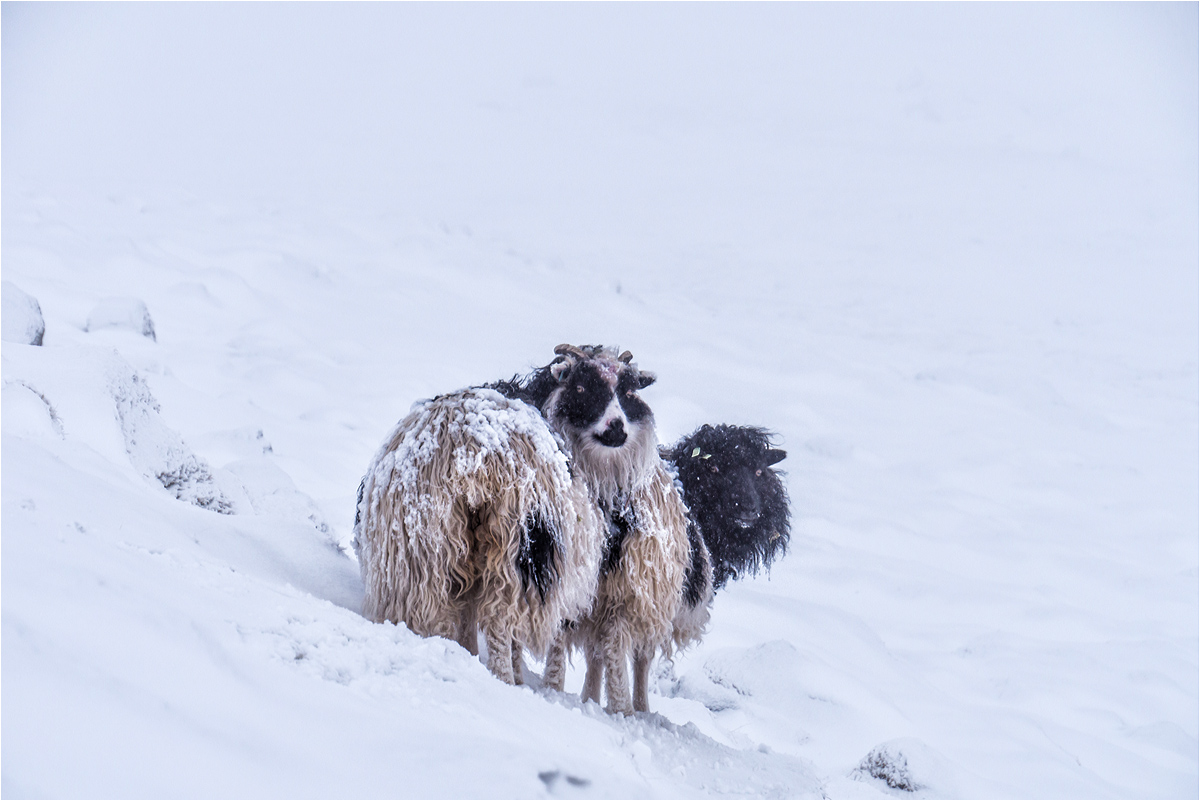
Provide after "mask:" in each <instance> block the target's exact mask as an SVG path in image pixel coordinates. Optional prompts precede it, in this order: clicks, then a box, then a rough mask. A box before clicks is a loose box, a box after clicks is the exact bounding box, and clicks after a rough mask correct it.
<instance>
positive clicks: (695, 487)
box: [662, 425, 791, 592]
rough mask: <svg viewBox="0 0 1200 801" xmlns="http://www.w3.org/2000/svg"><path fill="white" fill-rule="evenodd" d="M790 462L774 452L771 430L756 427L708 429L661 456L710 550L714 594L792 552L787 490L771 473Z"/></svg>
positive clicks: (691, 519) (710, 427)
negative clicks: (774, 467)
mask: <svg viewBox="0 0 1200 801" xmlns="http://www.w3.org/2000/svg"><path fill="white" fill-rule="evenodd" d="M786 456H787V452H786V451H783V450H780V449H778V448H772V447H771V435H770V434H769V433H768V432H767V431H765V430H764V429H761V428H757V427H752V426H729V425H719V426H715V427H714V426H710V425H704V426H701V427H700V428H698V429H696V430H695V431H694V432H692V433H691V434H690V435H689V436H687V437H684V438H683V439H681V440H680V441H679V442H678V443H676V444H675V445H674V446H673V447H671V448H664V449H663V450H662V457H663V459H665V460H666V461H668V462H670V463H671V464H673V465H674V466H675V470H676V473H677V474H678V476H679V483H680V484H681V485H682V486H683V500H684V503H686V504H687V507H688V514H689V518H690V521H691V522H692V523H694V524H695V526H696V528H697V529H699V532H700V535H701V536H702V537H703V538H704V544H705V545H706V546H708V553H709V558H710V559H711V561H712V571H713V590H714V591H715V590H719V589H721V587H723V586H725V584H726V582H728V581H729V580H730V579H736V578H740V577H741V576H744V575H747V574H750V575H754V574H757V573H758V571H759V570H760V569H761V568H763V567H770V565H771V563H772V562H773V561H774V560H775V559H777V558H779V557H781V556H783V554H784V553H786V551H787V545H788V537H789V535H790V533H791V524H790V517H791V513H790V512H789V510H788V497H787V490H786V489H784V486H783V482H782V481H781V480H780V478H779V474H778V473H776V472H775V471H774V470H772V469H771V465H774V464H777V463H779V462H780V461H782V460H783V459H784V458H785V457H786ZM691 572H694V571H689V573H691ZM689 578H691V576H689ZM689 583H690V582H689ZM685 592H686V590H685Z"/></svg>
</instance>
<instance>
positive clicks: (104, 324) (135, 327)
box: [84, 298, 158, 342]
mask: <svg viewBox="0 0 1200 801" xmlns="http://www.w3.org/2000/svg"><path fill="white" fill-rule="evenodd" d="M101 328H123V329H126V330H128V331H133V332H135V333H138V334H141V335H142V336H144V337H146V338H147V339H151V340H153V341H155V342H157V341H158V337H157V336H155V334H154V321H153V320H151V319H150V310H149V309H147V308H146V304H145V303H143V302H142V301H140V300H138V299H137V298H104V299H103V300H101V301H100V302H99V303H97V304H96V307H95V308H94V309H92V313H91V314H89V315H88V318H87V325H85V326H84V330H85V331H97V330H99V329H101Z"/></svg>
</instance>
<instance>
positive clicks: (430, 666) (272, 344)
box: [0, 4, 1200, 797]
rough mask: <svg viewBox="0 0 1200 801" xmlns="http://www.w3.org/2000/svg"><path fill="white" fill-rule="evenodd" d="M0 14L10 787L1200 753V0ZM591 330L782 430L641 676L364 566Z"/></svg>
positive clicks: (707, 789) (621, 786)
mask: <svg viewBox="0 0 1200 801" xmlns="http://www.w3.org/2000/svg"><path fill="white" fill-rule="evenodd" d="M2 14H3V20H2V23H3V24H2V35H3V43H2V48H0V58H2V65H0V66H2V70H0V76H2V78H0V80H2V86H0V90H2V91H0V97H2V103H3V108H2V111H3V119H4V124H3V142H2V144H3V148H4V150H5V161H4V167H5V170H4V176H3V185H2V200H3V214H2V221H0V225H2V239H0V256H2V259H0V260H2V265H3V268H2V269H3V277H4V293H3V294H4V308H3V325H4V337H3V338H4V342H3V347H2V349H0V357H2V376H3V387H2V408H3V417H2V430H3V445H2V459H0V470H2V472H3V482H2V486H0V495H2V499H0V515H2V525H3V538H2V540H0V545H2V548H3V559H2V561H0V573H2V575H0V587H2V592H3V596H2V637H3V656H2V667H3V683H2V685H0V692H2V699H0V700H2V704H0V727H2V731H0V743H2V749H3V750H2V763H0V793H2V794H3V795H5V796H6V797H8V796H11V797H22V796H123V797H146V796H160V797H161V796H185V795H186V796H195V797H208V796H234V795H236V796H243V797H249V796H259V797H280V796H291V797H312V796H324V797H375V796H388V797H416V796H423V797H463V796H470V797H549V796H567V797H617V796H620V797H631V796H632V797H651V796H653V797H659V796H663V797H709V796H722V797H723V796H753V797H759V796H789V797H816V796H821V795H822V794H824V795H827V796H831V797H904V796H913V797H947V796H954V797H1034V796H1036V797H1084V796H1086V797H1197V796H1198V795H1200V768H1198V748H1200V747H1198V738H1200V714H1198V712H1197V709H1198V708H1200V678H1198V677H1200V637H1198V636H1197V631H1198V628H1200V600H1198V599H1200V537H1198V536H1197V535H1198V533H1200V515H1198V512H1197V509H1198V508H1200V489H1198V488H1200V444H1198V443H1200V435H1198V431H1197V422H1198V414H1197V411H1198V408H1197V407H1198V390H1197V386H1198V367H1197V354H1198V351H1200V335H1198V331H1200V314H1198V303H1197V298H1198V295H1200V271H1198V270H1197V263H1198V260H1200V247H1198V238H1200V237H1198V228H1200V224H1198V222H1197V220H1198V219H1200V208H1198V202H1197V178H1196V176H1197V172H1198V169H1197V148H1196V143H1197V141H1198V139H1200V135H1198V133H1197V118H1198V114H1197V97H1198V95H1200V91H1198V89H1197V83H1198V80H1197V78H1198V75H1197V72H1198V71H1197V68H1196V63H1197V7H1196V5H1195V4H1161V5H1160V4H961V5H949V4H933V5H927V4H919V5H918V4H883V5H866V4H765V5H742V4H728V5H719V4H701V5H676V4H667V5H650V4H617V5H594V4H577V5H571V4H567V5H543V4H534V5H510V4H496V5H491V4H485V5H482V6H480V5H440V4H434V5H415V4H395V5H393V4H329V5H318V4H302V5H298V6H297V5H285V4H261V5H251V4H161V5H137V4H131V5H125V4H109V5H88V4H85V5H83V6H72V5H58V4H46V5H42V4H5V5H4V7H3V10H2ZM15 288H19V289H18V290H17V291H18V292H20V293H23V295H27V296H28V297H29V298H30V299H31V300H32V301H33V302H34V303H36V306H37V307H38V308H40V314H41V317H42V319H43V321H44V327H45V333H44V338H43V344H42V346H41V347H34V346H32V345H30V344H23V343H24V342H29V341H31V340H30V339H23V338H22V337H18V338H17V339H16V340H14V339H13V338H12V337H10V335H9V334H10V330H12V329H11V328H10V326H12V325H14V324H17V327H18V328H20V329H21V330H22V331H27V330H32V329H29V328H28V326H26V325H25V323H26V322H27V320H28V317H26V316H24V312H22V311H20V309H26V310H29V309H32V308H34V306H33V305H30V304H29V303H26V302H24V301H22V303H20V304H17V303H16V302H15V300H14V299H17V298H22V295H18V294H14V293H13V292H12V290H13V289H15ZM113 298H121V299H124V300H122V301H120V302H119V303H117V304H116V305H115V306H114V305H113V302H112V301H110V300H109V299H113ZM105 304H108V308H109V312H106V313H105V315H104V317H105V319H108V320H110V321H112V320H120V321H124V323H123V324H122V325H118V326H116V327H112V326H107V327H102V326H99V325H96V324H94V323H95V322H96V318H95V316H94V314H95V312H96V310H97V309H98V308H101V309H103V308H104V306H105ZM14 309H17V311H14ZM131 310H136V311H137V312H138V314H130V312H131ZM141 310H146V315H145V319H147V320H148V319H149V313H150V311H152V312H153V321H152V330H153V331H154V333H155V337H154V338H151V337H150V336H147V335H143V327H142V326H141V325H140V322H141V319H142V318H141V317H140V316H139V315H140V312H141ZM115 311H121V313H120V314H115V313H112V312H115ZM89 318H93V319H92V321H91V322H89ZM131 321H132V322H131ZM561 342H570V343H575V344H584V343H592V344H596V343H603V344H605V345H611V346H615V347H617V348H618V349H625V348H629V349H630V350H631V351H632V352H633V354H634V357H635V361H637V362H638V364H639V365H643V366H644V367H645V368H646V369H648V370H651V371H653V372H655V373H656V374H657V375H658V379H659V380H658V383H656V384H655V385H654V386H652V387H650V388H648V389H646V390H645V391H644V393H643V396H644V397H645V399H646V400H647V402H648V403H649V404H650V405H651V407H652V408H653V409H654V411H655V415H656V417H657V421H658V427H659V436H660V439H661V440H662V441H663V442H673V441H674V440H676V439H678V438H679V437H681V436H682V435H684V434H686V433H688V432H690V431H691V430H692V429H694V428H695V427H696V426H698V425H699V424H701V423H705V422H708V423H721V422H724V423H735V424H750V425H762V426H766V427H768V428H770V429H771V430H773V431H775V432H777V434H778V435H779V442H780V445H781V447H783V448H785V449H786V450H787V451H788V458H787V460H785V461H784V462H782V463H781V464H780V465H779V466H780V467H781V468H783V469H784V470H785V471H786V472H787V485H788V491H789V494H790V496H791V499H792V504H793V521H794V523H793V534H792V545H791V548H790V551H789V553H788V555H787V556H786V557H785V558H784V559H782V560H781V561H779V562H777V563H776V564H775V565H774V567H773V568H772V571H771V574H770V575H769V576H766V575H764V576H760V577H758V578H756V579H753V580H743V581H739V582H735V583H733V584H732V585H731V586H730V587H728V588H727V589H726V590H724V591H722V592H721V593H720V594H719V595H718V596H717V598H716V601H715V605H714V609H713V617H712V622H711V624H710V627H709V632H708V634H707V636H706V638H705V639H704V641H703V643H702V644H701V645H699V646H697V647H695V648H693V649H691V650H689V651H686V652H684V653H683V654H680V655H677V656H676V658H675V662H674V664H664V665H659V666H658V667H657V668H656V673H655V680H654V682H653V684H654V686H653V691H652V694H651V696H650V706H651V709H652V710H653V711H652V713H651V714H649V715H644V716H637V717H632V718H624V719H614V718H610V717H609V716H607V715H605V714H604V713H603V712H602V711H601V710H600V709H598V708H596V707H595V706H594V705H581V704H580V703H579V702H578V697H577V693H578V691H579V689H580V687H581V685H582V665H580V664H578V663H579V661H580V660H578V659H577V660H576V664H575V665H573V667H572V672H571V673H570V675H569V676H568V683H567V689H568V693H567V694H565V695H561V696H560V695H557V694H554V693H550V692H543V691H541V690H539V689H537V688H536V687H535V686H530V687H524V688H513V687H508V686H505V685H502V684H500V683H499V682H497V681H495V680H494V679H493V678H492V677H491V676H490V675H489V674H488V673H487V670H486V669H485V668H484V666H483V665H482V664H481V663H480V662H479V660H477V659H473V658H471V657H469V656H468V655H467V654H466V653H465V652H464V651H463V650H462V649H461V648H459V647H458V646H457V645H455V644H453V643H450V642H447V641H443V640H436V639H429V640H426V639H421V638H418V637H415V636H413V635H412V634H411V633H410V632H408V631H407V630H406V629H404V628H402V627H396V626H391V625H376V624H371V623H368V622H367V621H366V620H364V619H363V618H362V617H361V616H360V615H359V614H358V610H359V604H360V602H361V596H362V587H361V583H360V579H359V571H358V567H357V565H356V564H355V562H354V561H353V557H352V555H351V554H350V553H349V551H348V545H349V540H350V537H351V535H352V530H351V529H352V525H353V519H354V507H355V497H356V491H357V488H358V485H359V481H360V479H361V478H362V475H363V471H364V470H365V469H366V468H367V466H368V465H369V463H370V461H371V457H372V455H373V454H375V453H376V452H377V451H378V449H379V447H380V445H381V443H382V442H383V440H384V438H385V436H386V435H387V433H388V431H389V430H390V429H391V428H392V427H393V426H394V425H395V423H396V421H397V420H399V419H401V418H402V417H404V416H405V414H407V412H408V410H409V409H410V407H411V405H412V404H413V403H414V402H416V401H419V400H420V399H423V398H429V397H433V396H435V395H438V394H441V393H445V392H450V391H453V390H456V389H459V388H462V387H465V386H469V385H477V384H480V383H483V382H487V381H493V380H496V379H500V378H507V377H510V376H512V375H513V374H514V373H518V372H524V371H527V370H528V369H530V368H531V367H533V366H536V365H542V364H545V363H547V362H548V361H549V360H550V358H551V357H552V355H553V354H552V350H553V347H554V346H555V345H557V344H559V343H561ZM529 667H530V668H531V669H532V671H531V674H530V675H531V679H532V683H533V684H534V685H536V675H533V674H535V673H536V671H538V670H540V666H539V665H537V664H530V665H529ZM64 754H69V755H70V758H69V759H64V758H63V755H64ZM881 776H882V777H884V778H880V777H881ZM887 776H891V777H892V778H893V783H894V784H901V785H903V784H909V785H910V786H913V787H914V788H916V789H915V790H914V791H913V792H907V791H905V790H903V789H898V788H897V787H893V786H891V785H889V784H888V781H887V779H886V777H887ZM905 777H907V778H905Z"/></svg>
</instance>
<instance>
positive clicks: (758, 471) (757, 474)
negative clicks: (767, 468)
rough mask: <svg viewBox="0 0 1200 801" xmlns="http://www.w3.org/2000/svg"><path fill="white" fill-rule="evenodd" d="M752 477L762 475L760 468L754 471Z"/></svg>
mask: <svg viewBox="0 0 1200 801" xmlns="http://www.w3.org/2000/svg"><path fill="white" fill-rule="evenodd" d="M754 475H756V476H761V475H762V468H761V467H760V468H758V469H757V470H755V471H754Z"/></svg>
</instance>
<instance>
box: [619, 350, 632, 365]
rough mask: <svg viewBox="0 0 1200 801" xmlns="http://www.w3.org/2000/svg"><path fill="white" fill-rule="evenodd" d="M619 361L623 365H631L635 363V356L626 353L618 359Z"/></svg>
mask: <svg viewBox="0 0 1200 801" xmlns="http://www.w3.org/2000/svg"><path fill="white" fill-rule="evenodd" d="M617 361H619V362H621V363H622V364H629V363H630V362H631V361H633V354H632V353H630V352H629V351H625V352H624V353H622V354H621V355H620V356H618V357H617Z"/></svg>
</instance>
